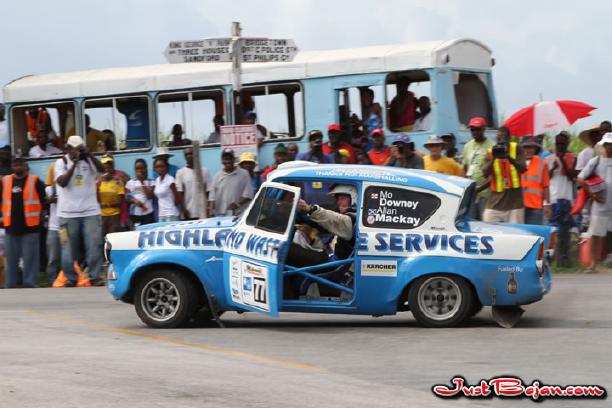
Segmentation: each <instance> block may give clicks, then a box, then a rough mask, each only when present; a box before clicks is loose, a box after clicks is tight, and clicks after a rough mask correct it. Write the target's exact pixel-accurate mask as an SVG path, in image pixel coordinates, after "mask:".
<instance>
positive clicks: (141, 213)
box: [125, 159, 155, 227]
mask: <svg viewBox="0 0 612 408" xmlns="http://www.w3.org/2000/svg"><path fill="white" fill-rule="evenodd" d="M134 173H135V174H136V178H135V179H133V180H130V181H128V182H127V184H126V185H125V189H126V192H127V194H126V200H127V202H128V203H129V204H130V221H131V222H132V225H133V226H135V227H137V226H139V225H145V224H151V223H153V222H155V219H154V216H153V196H154V194H153V189H154V185H155V183H154V181H153V180H151V179H149V178H148V175H149V172H148V169H147V162H146V161H145V160H144V159H136V162H135V163H134Z"/></svg>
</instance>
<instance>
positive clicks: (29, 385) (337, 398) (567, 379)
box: [0, 274, 612, 408]
mask: <svg viewBox="0 0 612 408" xmlns="http://www.w3.org/2000/svg"><path fill="white" fill-rule="evenodd" d="M611 294H612V274H602V275H561V276H557V277H556V278H555V280H554V287H553V291H552V292H551V293H550V294H549V295H548V296H547V297H546V298H545V299H544V300H543V301H541V302H539V303H536V304H534V305H530V306H528V307H527V308H526V309H527V311H526V313H525V315H524V316H523V318H522V320H521V322H520V323H519V324H518V325H517V327H515V328H513V329H502V328H499V327H497V326H496V325H495V324H494V323H493V321H492V320H491V318H490V309H488V308H485V309H484V310H483V311H482V312H481V313H480V314H479V315H478V316H477V317H476V318H475V319H473V320H472V321H471V322H470V323H469V325H467V326H466V327H461V328H455V329H442V330H436V329H424V328H421V327H419V326H418V325H417V324H416V322H415V321H414V320H413V318H412V316H411V314H410V313H403V314H399V315H397V316H393V317H382V318H373V317H355V316H339V315H335V316H329V315H304V314H293V313H291V314H284V315H282V316H281V317H280V318H268V317H265V316H259V315H256V314H252V313H247V314H241V315H239V314H236V313H226V314H225V315H224V316H223V318H222V319H223V321H224V322H225V324H226V326H227V327H226V328H225V329H219V328H216V327H196V328H187V329H175V330H152V329H148V328H146V327H144V325H143V324H142V323H141V322H140V320H139V319H138V318H137V316H136V314H135V312H134V309H133V307H132V306H130V305H126V304H122V303H118V302H115V301H113V300H112V299H111V297H110V295H108V294H107V293H106V291H105V289H104V288H70V289H23V290H0V407H1V408H5V407H20V408H21V407H24V408H25V407H36V408H40V407H111V406H117V407H130V408H137V407H413V406H414V407H442V406H444V407H452V406H459V407H460V406H504V407H506V406H531V405H532V404H533V402H531V401H530V400H527V399H523V400H504V401H499V400H467V399H465V398H463V399H457V400H452V401H445V400H440V399H439V398H437V397H435V396H434V395H433V394H432V392H431V387H432V385H434V384H440V383H442V384H449V382H450V379H451V377H453V376H454V375H462V376H464V377H465V378H466V379H467V381H468V382H470V383H477V382H478V381H479V380H480V379H481V378H491V377H494V376H497V375H503V374H512V375H516V376H519V377H521V378H522V379H524V380H525V381H526V382H529V383H531V381H533V380H534V379H539V380H540V381H542V382H543V383H546V384H560V385H565V384H599V385H601V386H603V387H605V388H606V389H607V390H608V392H610V391H612V313H611V311H612V295H611ZM544 404H545V405H546V406H548V407H582V406H585V407H604V406H610V405H612V402H611V397H609V398H608V399H607V400H606V401H601V400H560V399H557V400H549V401H545V402H544Z"/></svg>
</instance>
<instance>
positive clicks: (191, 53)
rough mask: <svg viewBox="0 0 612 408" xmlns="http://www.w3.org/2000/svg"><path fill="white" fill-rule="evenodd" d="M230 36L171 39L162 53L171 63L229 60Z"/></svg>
mask: <svg viewBox="0 0 612 408" xmlns="http://www.w3.org/2000/svg"><path fill="white" fill-rule="evenodd" d="M231 41H232V39H231V38H209V39H206V40H195V41H172V42H170V44H168V46H167V47H166V50H165V51H164V55H165V56H166V60H168V62H169V63H171V64H179V63H183V62H230V61H231V60H232V56H231V54H230V42H231Z"/></svg>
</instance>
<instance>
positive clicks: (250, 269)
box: [230, 257, 270, 312]
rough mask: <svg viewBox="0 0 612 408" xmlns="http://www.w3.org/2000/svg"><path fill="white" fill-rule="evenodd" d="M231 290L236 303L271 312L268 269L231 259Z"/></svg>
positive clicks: (234, 258)
mask: <svg viewBox="0 0 612 408" xmlns="http://www.w3.org/2000/svg"><path fill="white" fill-rule="evenodd" d="M230 290H231V295H232V300H233V301H234V302H236V303H241V304H243V305H247V306H252V307H255V308H257V309H261V310H264V311H266V312H269V311H270V303H269V299H268V292H269V288H268V268H267V267H265V266H261V265H257V264H254V263H251V262H247V261H244V260H241V259H239V258H236V257H231V258H230Z"/></svg>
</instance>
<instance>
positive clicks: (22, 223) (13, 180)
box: [0, 156, 45, 288]
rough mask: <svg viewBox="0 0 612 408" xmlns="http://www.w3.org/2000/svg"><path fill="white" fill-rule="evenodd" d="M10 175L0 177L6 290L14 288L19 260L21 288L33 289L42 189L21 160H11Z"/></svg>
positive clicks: (34, 284) (43, 202) (43, 192)
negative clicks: (21, 263) (0, 181)
mask: <svg viewBox="0 0 612 408" xmlns="http://www.w3.org/2000/svg"><path fill="white" fill-rule="evenodd" d="M11 167H12V169H13V174H11V175H9V176H4V177H2V184H1V185H0V197H2V226H3V227H4V230H5V233H6V235H5V252H6V273H7V275H6V282H5V287H6V288H16V287H17V283H18V281H19V260H20V259H23V286H24V287H26V288H35V287H36V280H37V279H36V278H37V275H38V271H40V232H41V226H42V222H41V221H42V218H43V209H44V206H45V185H44V184H43V182H42V181H40V180H39V179H38V176H35V175H32V174H29V173H28V164H27V163H26V161H25V159H24V158H23V157H21V156H15V157H13V160H12V164H11Z"/></svg>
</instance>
